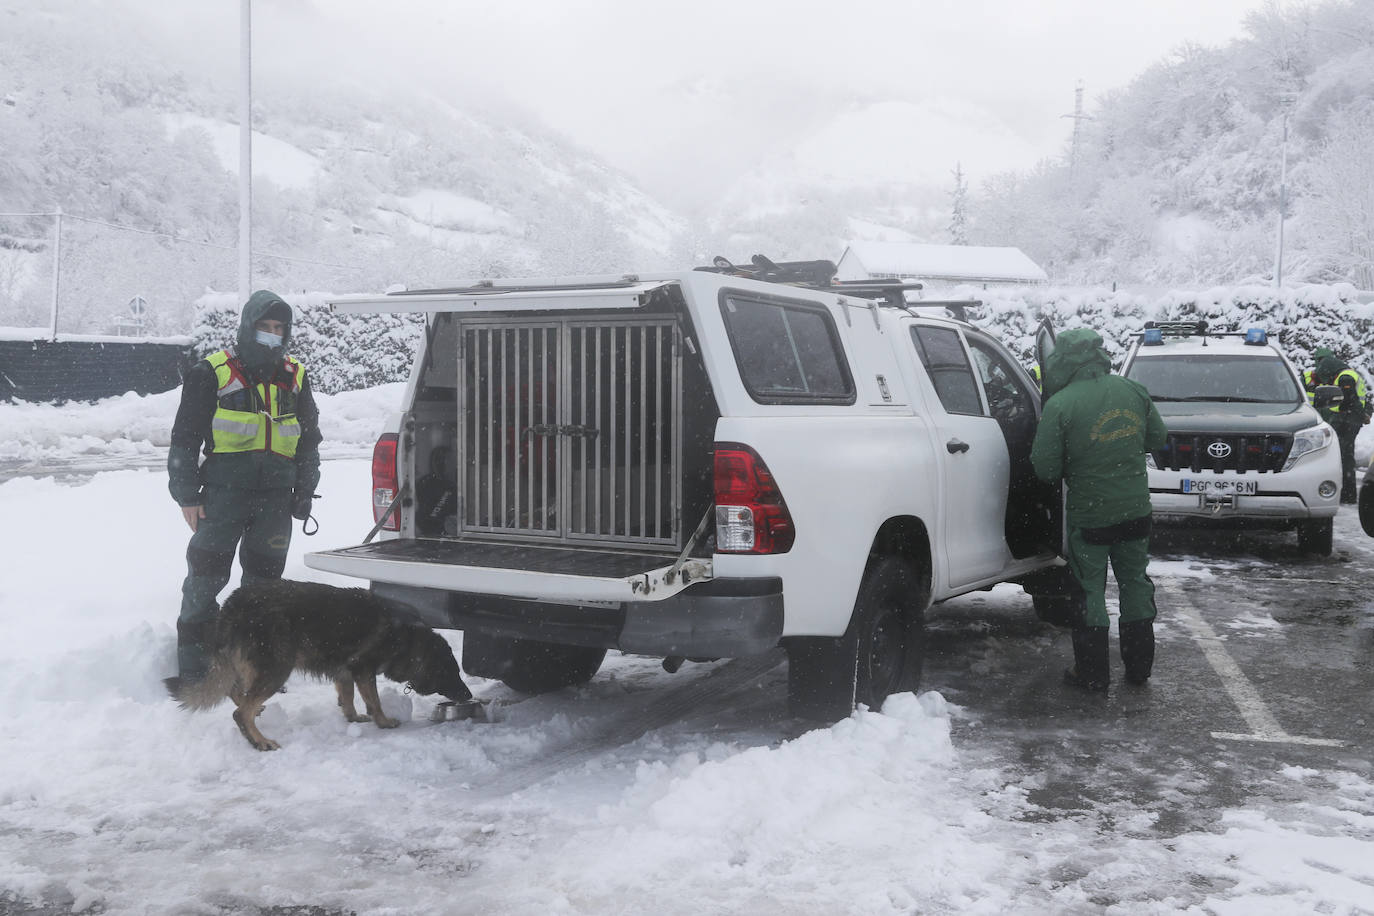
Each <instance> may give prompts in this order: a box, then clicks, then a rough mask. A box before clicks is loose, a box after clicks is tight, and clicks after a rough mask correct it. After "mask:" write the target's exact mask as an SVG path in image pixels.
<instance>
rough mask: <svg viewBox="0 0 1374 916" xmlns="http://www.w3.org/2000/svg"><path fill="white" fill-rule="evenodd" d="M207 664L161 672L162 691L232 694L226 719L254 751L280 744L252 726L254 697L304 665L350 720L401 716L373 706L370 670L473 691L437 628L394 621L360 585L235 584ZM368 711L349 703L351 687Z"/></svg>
mask: <svg viewBox="0 0 1374 916" xmlns="http://www.w3.org/2000/svg"><path fill="white" fill-rule="evenodd" d="M206 648H207V650H208V651H209V653H210V658H211V660H210V668H209V671H208V672H207V673H206V675H205V678H204V679H203V680H199V681H183V680H182V679H181V678H179V677H169V678H166V679H165V680H164V681H163V683H164V684H165V685H166V686H167V692H168V693H170V694H171V695H172V697H173V698H174V699H176V700H178V701H179V702H180V703H181V706H182V708H183V709H191V710H202V709H209V708H211V707H213V706H216V705H218V704H219V703H220V701H221V700H223V699H224V698H225V697H226V696H227V697H228V698H229V699H231V700H233V701H234V706H235V707H236V708H235V709H234V723H235V724H236V725H238V727H239V731H241V732H243V737H244V738H246V739H248V743H249V744H251V745H253V747H255V748H257V749H258V750H260V751H275V750H276V749H277V748H279V747H280V746H281V745H279V744H277V742H275V741H273V740H272V739H271V738H268V737H265V736H264V735H263V734H262V732H260V731H258V726H257V723H256V721H255V719H256V718H257V714H258V713H259V712H260V711H261V710H262V705H263V704H264V703H266V702H267V700H268V699H270V698H271V697H272V695H273V694H275V693H276V692H277V691H278V690H280V689H281V687H282V685H283V684H285V683H286V679H287V678H289V677H290V676H291V672H292V671H303V672H306V673H307V674H313V675H315V676H316V677H327V678H330V679H331V680H333V681H334V689H335V690H336V691H337V692H338V695H339V708H340V709H341V710H343V714H344V718H346V719H347V720H348V721H349V722H367V721H368V720H369V717H370V719H371V721H373V722H376V723H377V726H378V727H379V728H395V727H396V726H398V725H400V724H401V723H400V722H398V721H397V720H395V719H392V718H389V717H388V716H387V715H386V714H385V713H384V712H382V704H381V701H380V699H379V698H378V697H377V675H378V674H384V675H386V676H387V677H388V678H390V679H391V680H393V681H397V682H400V683H405V684H408V685H409V686H410V688H411V689H412V690H414V691H415V692H416V693H421V694H433V693H439V694H443V695H444V696H446V697H448V698H449V699H451V700H457V701H459V702H462V701H464V700H470V699H472V692H471V691H469V690H468V688H467V685H465V684H464V683H463V678H462V673H461V672H460V671H459V670H458V662H457V660H456V659H454V657H453V650H452V649H451V648H449V644H448V643H447V642H446V641H445V640H444V638H443V637H442V636H440V635H439V634H438V633H435V632H434V631H433V630H431V629H430V628H429V627H426V626H424V625H422V624H419V623H407V622H405V621H402V620H398V619H396V618H395V617H393V616H392V615H391V613H389V611H388V609H387V606H386V605H385V604H383V603H382V601H380V600H379V599H378V598H377V597H376V596H374V595H373V594H372V593H370V592H368V591H367V590H366V589H361V588H335V587H334V586H332V585H321V584H319V583H316V582H293V581H290V580H286V579H280V580H274V581H271V582H256V583H253V584H251V585H245V586H243V587H242V588H239V589H237V590H236V591H235V592H234V593H233V594H231V595H230V596H229V598H228V599H227V600H226V601H225V602H224V607H222V608H221V609H220V612H219V616H218V617H217V618H216V620H215V623H214V627H213V636H212V637H211V639H210V643H209V645H208V646H207V647H206ZM355 685H356V686H357V688H358V694H359V695H360V696H361V697H362V698H363V704H364V705H365V706H366V707H367V712H368V715H365V716H364V715H359V714H358V711H357V709H356V708H355V707H354V705H353V687H354V686H355Z"/></svg>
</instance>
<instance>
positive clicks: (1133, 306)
mask: <svg viewBox="0 0 1374 916" xmlns="http://www.w3.org/2000/svg"><path fill="white" fill-rule="evenodd" d="M283 298H284V299H286V301H287V302H289V303H290V304H291V306H292V308H293V309H295V311H296V320H295V329H294V335H295V341H294V343H293V344H292V348H291V349H292V353H294V354H295V355H296V356H298V357H299V358H300V359H301V360H302V361H303V362H304V363H305V364H306V366H307V367H308V368H309V370H310V372H311V379H312V381H311V384H312V385H313V386H314V387H315V389H316V390H318V391H321V392H323V393H326V394H335V393H338V392H340V391H352V390H355V389H358V388H370V387H372V386H374V385H380V384H383V383H385V382H397V381H404V380H405V379H406V378H407V376H408V374H409V372H410V364H411V359H412V358H413V356H414V353H415V346H416V343H417V342H418V340H419V338H420V334H421V333H422V331H423V321H422V320H421V318H419V317H418V316H414V315H341V314H338V313H336V312H334V311H333V310H331V309H330V308H329V307H328V306H327V305H326V304H325V301H326V299H327V298H328V295H327V294H325V293H301V294H298V295H287V294H283ZM949 298H952V299H976V300H979V301H981V302H982V303H983V304H982V305H981V306H979V307H978V308H975V309H971V310H970V313H969V317H970V318H971V319H972V320H973V322H974V323H975V324H978V325H981V326H983V327H986V328H988V329H989V330H990V331H992V332H993V333H994V334H995V335H996V336H997V337H999V338H1000V339H1002V340H1004V341H1006V343H1007V345H1008V346H1009V347H1010V348H1011V349H1012V350H1013V351H1014V352H1016V353H1017V354H1018V355H1019V356H1020V357H1021V358H1022V359H1023V360H1024V361H1025V362H1026V363H1028V364H1029V363H1030V362H1031V361H1032V360H1033V359H1034V353H1035V329H1036V326H1037V325H1038V324H1039V323H1040V319H1041V318H1045V317H1049V318H1051V319H1052V320H1053V322H1054V326H1055V328H1056V329H1058V330H1061V331H1063V330H1067V329H1069V328H1073V327H1090V328H1093V329H1094V330H1096V331H1098V332H1099V333H1100V334H1101V335H1102V337H1103V338H1104V340H1105V341H1106V343H1107V348H1108V349H1109V350H1110V351H1111V353H1112V356H1113V358H1114V359H1120V358H1121V357H1122V356H1123V355H1124V354H1125V352H1126V348H1127V347H1128V346H1130V343H1131V335H1132V334H1133V333H1136V332H1138V331H1139V330H1140V328H1141V325H1143V324H1144V323H1145V322H1146V321H1147V320H1150V319H1154V320H1173V319H1195V318H1202V319H1206V320H1207V321H1208V322H1210V323H1211V324H1212V326H1213V327H1215V328H1219V329H1244V328H1248V327H1264V328H1267V329H1269V330H1270V331H1280V330H1281V331H1282V332H1283V337H1282V342H1283V346H1284V349H1285V350H1286V351H1287V352H1288V354H1289V355H1290V357H1291V358H1292V359H1293V361H1294V362H1295V363H1297V364H1298V365H1299V366H1306V365H1307V364H1308V363H1309V362H1310V356H1311V353H1312V351H1313V350H1314V349H1316V348H1317V347H1330V348H1331V349H1332V350H1333V351H1335V353H1336V354H1337V355H1338V356H1340V357H1341V358H1343V359H1345V360H1346V361H1347V362H1349V363H1350V364H1351V365H1352V366H1353V367H1355V368H1356V369H1357V370H1359V371H1360V372H1361V373H1364V374H1365V375H1366V377H1367V378H1374V376H1370V375H1369V372H1368V371H1367V370H1369V369H1374V359H1371V358H1370V356H1368V355H1367V354H1371V353H1374V305H1371V304H1366V303H1362V302H1360V301H1359V300H1358V299H1357V298H1356V291H1355V289H1354V287H1351V286H1345V285H1342V286H1300V287H1294V288H1285V289H1278V290H1276V289H1273V288H1272V287H1267V286H1238V287H1217V288H1214V289H1209V290H1203V291H1196V292H1186V291H1177V290H1175V291H1170V292H1168V293H1165V294H1162V295H1161V294H1149V295H1146V294H1141V293H1138V292H1131V291H1129V290H1111V289H1106V288H1091V289H1064V288H1054V287H1023V288H1016V289H1002V290H984V289H977V288H973V287H959V288H957V289H955V290H953V291H952V292H951V293H950V295H949ZM241 306H242V304H241V303H240V302H239V301H238V299H237V297H235V296H233V295H227V294H210V295H206V296H204V297H202V298H201V299H200V300H199V301H198V302H197V303H196V307H197V314H198V316H199V321H198V322H197V327H196V330H195V332H194V337H195V341H196V347H197V352H198V353H200V354H201V355H204V354H206V353H209V352H211V351H213V350H217V349H220V348H221V347H225V346H228V345H230V344H232V343H233V341H234V338H235V336H236V334H237V331H238V321H239V312H240V310H241Z"/></svg>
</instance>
